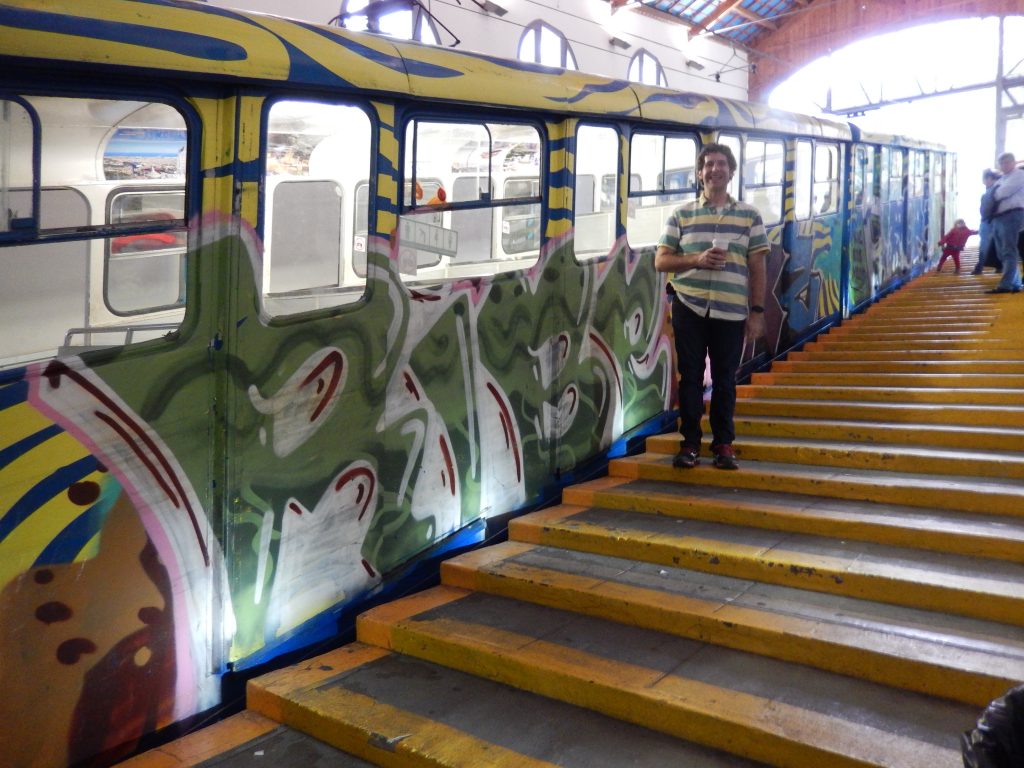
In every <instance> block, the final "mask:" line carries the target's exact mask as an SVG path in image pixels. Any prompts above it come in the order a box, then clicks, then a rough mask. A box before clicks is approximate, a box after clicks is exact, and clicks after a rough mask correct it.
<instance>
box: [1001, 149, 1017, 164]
mask: <svg viewBox="0 0 1024 768" xmlns="http://www.w3.org/2000/svg"><path fill="white" fill-rule="evenodd" d="M997 160H998V161H999V162H1000V163H1001V162H1003V160H1012V161H1013V162H1017V158H1016V157H1015V156H1014V154H1013V152H1003V154H1001V155H1000V156H999V157H998V158H997Z"/></svg>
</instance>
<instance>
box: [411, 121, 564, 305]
mask: <svg viewBox="0 0 1024 768" xmlns="http://www.w3.org/2000/svg"><path fill="white" fill-rule="evenodd" d="M416 123H433V124H441V125H452V124H462V125H469V126H479V127H481V128H483V130H484V131H485V133H486V134H487V136H488V141H489V142H491V146H493V137H492V136H491V131H490V127H489V126H491V125H499V124H500V125H515V126H523V127H528V128H531V129H533V130H534V131H535V132H536V134H537V139H538V169H537V177H536V178H537V187H538V194H537V195H528V196H519V197H505V196H504V189H505V187H506V185H507V184H508V182H509V181H523V180H525V179H527V178H530V179H532V178H533V177H527V176H524V175H516V174H508V175H502V174H498V176H497V177H496V176H495V173H494V165H493V153H492V152H489V153H488V159H487V177H486V178H487V193H486V195H481V196H480V197H478V198H476V199H471V200H458V201H454V200H446V201H445V202H443V203H440V204H435V205H431V204H429V203H417V201H416V199H415V196H412V199H411V200H410V201H408V202H407V201H406V197H405V190H406V187H407V186H408V187H409V188H410V189H414V188H415V185H416V182H417V181H419V179H418V178H417V176H416V173H417V171H416V166H417V163H416V158H417V152H418V148H417V146H416V145H417V144H418V140H419V139H418V136H419V131H418V130H413V134H412V136H413V138H412V141H409V140H408V139H407V137H408V135H409V130H410V126H413V125H414V124H416ZM395 134H396V136H397V137H398V141H399V158H398V167H399V169H400V173H399V179H398V183H397V189H398V190H399V191H398V194H399V196H400V199H399V200H398V201H397V203H398V204H397V208H396V211H397V212H396V217H397V219H398V222H399V226H401V221H402V217H403V216H406V215H415V214H422V213H429V212H431V211H436V212H439V213H444V212H451V213H452V214H456V213H458V212H460V211H490V212H491V222H490V225H489V239H490V253H491V258H489V259H487V260H486V261H461V260H457V261H456V262H455V263H454V264H453V265H452V266H458V267H464V268H468V267H470V266H471V265H474V264H476V265H481V266H484V265H501V264H502V263H503V262H508V261H518V260H519V259H521V258H522V256H521V255H520V254H522V253H529V252H530V251H531V250H532V249H526V250H523V251H518V252H517V251H513V252H507V251H505V249H504V245H503V244H502V241H501V240H500V239H496V238H495V235H494V233H495V230H496V226H495V219H494V216H495V215H498V216H500V215H501V214H502V212H503V211H504V210H505V209H509V208H514V207H516V206H537V208H538V214H537V215H538V218H539V221H538V225H537V258H538V259H539V258H540V251H541V249H542V247H543V243H544V241H545V239H546V229H547V217H548V208H547V205H546V199H547V192H548V190H547V180H548V153H549V152H550V143H551V141H550V138H549V137H548V133H547V127H546V125H545V124H544V122H543V121H541V120H537V119H529V118H524V117H523V116H522V115H519V114H516V113H514V112H508V111H501V112H496V113H495V112H487V111H484V110H471V111H469V110H467V111H465V112H460V113H459V114H458V115H457V116H454V117H453V116H452V115H450V114H445V113H442V112H438V111H436V110H410V111H409V112H408V113H407V114H405V115H403V117H402V119H401V120H400V121H399V124H398V125H397V126H396V129H395ZM410 153H411V157H410ZM406 168H411V174H410V175H406ZM453 174H454V175H453V177H452V187H453V189H452V192H450V193H449V194H452V193H453V192H454V187H455V184H456V183H457V182H458V181H459V180H460V179H464V178H466V177H469V176H474V175H476V176H478V177H479V176H481V175H482V172H481V171H479V170H478V171H476V172H474V171H472V169H469V170H466V169H463V170H461V171H460V172H455V171H453ZM499 181H500V183H501V186H502V189H501V190H500V195H501V196H499V197H495V193H496V191H497V187H496V184H497V183H498V182H499ZM453 218H454V216H453ZM500 221H504V219H500ZM497 253H501V254H504V258H494V256H495V254H497ZM533 263H536V261H534V262H533ZM520 268H521V267H515V268H514V269H520ZM514 269H512V270H506V269H501V268H487V269H481V270H480V271H479V272H475V271H474V273H473V274H472V275H459V276H451V277H440V278H438V277H425V278H411V276H408V277H410V278H411V279H408V280H407V279H406V277H407V276H406V275H404V274H403V282H404V283H405V284H406V285H407V286H411V285H418V284H423V283H426V284H444V283H449V282H452V281H455V280H462V279H466V278H467V277H472V278H477V277H481V278H488V277H495V276H497V275H500V274H504V273H506V272H510V271H514Z"/></svg>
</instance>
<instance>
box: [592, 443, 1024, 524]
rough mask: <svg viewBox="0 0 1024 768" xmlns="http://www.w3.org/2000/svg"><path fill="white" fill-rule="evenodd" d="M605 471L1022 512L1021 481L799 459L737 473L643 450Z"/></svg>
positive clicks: (746, 465) (752, 464) (751, 465)
mask: <svg viewBox="0 0 1024 768" xmlns="http://www.w3.org/2000/svg"><path fill="white" fill-rule="evenodd" d="M609 475H611V476H612V477H620V478H627V479H642V480H663V481H668V482H676V483H686V484H688V485H711V486H718V487H727V488H734V489H736V491H737V492H741V491H742V492H747V491H751V490H754V491H779V492H783V493H798V494H802V495H808V494H814V495H817V496H823V497H827V498H832V499H851V500H855V501H871V502H876V503H879V504H896V505H905V506H910V507H923V508H926V509H927V508H933V509H946V510H959V511H962V512H975V513H978V514H993V515H1000V516H1006V517H1018V516H1020V515H1022V514H1024V483H1021V482H1020V481H1018V480H993V479H986V478H979V477H970V476H946V477H943V476H940V475H930V474H926V473H920V472H914V473H910V472H883V471H879V470H867V469H849V468H844V469H827V468H823V467H816V466H809V465H803V464H782V463H778V462H766V461H750V460H746V461H744V462H743V466H742V468H741V470H740V471H739V472H724V471H722V470H719V469H715V468H713V467H711V466H710V463H709V462H708V461H707V460H705V461H704V463H703V464H701V465H700V466H699V467H696V468H694V469H676V468H675V467H673V466H672V456H671V455H669V454H662V453H644V454H640V455H637V456H627V457H625V458H621V459H615V460H614V461H612V463H611V465H610V467H609Z"/></svg>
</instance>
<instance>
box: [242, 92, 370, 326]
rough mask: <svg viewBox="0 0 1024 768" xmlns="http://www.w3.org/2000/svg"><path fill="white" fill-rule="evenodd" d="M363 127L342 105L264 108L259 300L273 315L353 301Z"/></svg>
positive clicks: (359, 252)
mask: <svg viewBox="0 0 1024 768" xmlns="http://www.w3.org/2000/svg"><path fill="white" fill-rule="evenodd" d="M370 133H371V124H370V118H369V117H368V115H367V114H366V112H365V111H363V109H361V108H360V107H356V106H351V105H346V104H323V103H319V102H313V101H297V100H296V101H278V102H275V103H274V104H273V105H272V106H271V107H270V110H269V111H268V113H267V118H266V129H265V136H264V139H265V142H266V181H265V188H264V189H265V191H264V195H265V198H264V204H263V239H264V246H265V252H264V257H263V274H262V276H261V278H262V284H263V303H264V307H265V308H266V310H267V311H268V312H269V313H270V314H271V315H274V316H277V315H292V314H296V313H299V312H307V311H311V310H316V309H322V308H326V307H334V306H338V305H341V304H347V303H351V302H354V301H357V300H359V299H360V298H361V297H362V295H363V292H364V290H365V286H366V249H367V233H368V231H369V194H370V192H369V187H368V186H367V182H366V180H367V179H368V178H370V169H371V165H370V164H371V155H370V150H371V142H370Z"/></svg>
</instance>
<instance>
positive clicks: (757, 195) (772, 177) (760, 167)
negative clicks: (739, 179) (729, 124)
mask: <svg viewBox="0 0 1024 768" xmlns="http://www.w3.org/2000/svg"><path fill="white" fill-rule="evenodd" d="M785 157H786V147H785V145H784V144H783V143H782V142H781V141H762V140H761V139H750V140H748V141H747V145H746V147H744V153H743V200H744V201H745V202H747V203H750V204H751V205H753V206H754V207H755V208H757V210H758V211H759V212H760V214H761V218H762V219H763V220H764V223H765V224H775V223H777V222H779V221H781V220H782V182H783V178H784V175H783V172H784V160H785Z"/></svg>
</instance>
